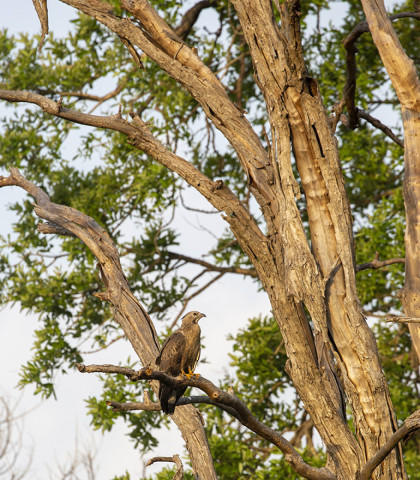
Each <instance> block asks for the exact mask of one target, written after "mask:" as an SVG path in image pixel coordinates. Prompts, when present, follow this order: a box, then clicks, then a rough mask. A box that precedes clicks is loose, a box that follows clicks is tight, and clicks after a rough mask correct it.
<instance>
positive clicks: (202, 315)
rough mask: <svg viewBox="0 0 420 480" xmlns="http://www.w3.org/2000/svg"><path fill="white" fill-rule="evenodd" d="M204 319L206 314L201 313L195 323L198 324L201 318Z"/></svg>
mask: <svg viewBox="0 0 420 480" xmlns="http://www.w3.org/2000/svg"><path fill="white" fill-rule="evenodd" d="M203 317H205V315H204V313H200V315H198V317H197V319H196V321H195V323H198V321H199V320H200V319H201V318H203Z"/></svg>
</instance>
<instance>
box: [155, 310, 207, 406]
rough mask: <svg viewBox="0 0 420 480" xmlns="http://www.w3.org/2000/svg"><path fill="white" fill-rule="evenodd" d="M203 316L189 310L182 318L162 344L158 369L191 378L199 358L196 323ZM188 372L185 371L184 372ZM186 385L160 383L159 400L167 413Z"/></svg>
mask: <svg viewBox="0 0 420 480" xmlns="http://www.w3.org/2000/svg"><path fill="white" fill-rule="evenodd" d="M203 317H205V315H204V313H200V312H189V313H187V314H186V315H185V316H184V317H183V318H182V324H181V327H180V328H179V329H178V330H177V331H176V332H174V333H173V334H172V335H171V336H170V337H169V338H167V340H166V341H165V343H164V344H163V345H162V348H161V350H160V353H159V356H158V357H157V359H156V365H158V367H159V368H160V370H161V371H162V372H164V373H167V374H168V375H171V376H172V377H177V376H179V375H185V376H186V377H187V378H191V377H192V376H193V375H196V376H199V375H197V374H194V369H195V366H196V365H197V362H198V359H199V358H200V349H201V348H200V334H201V330H200V327H199V325H198V321H199V320H200V318H203ZM186 371H187V372H188V373H185V372H186ZM185 390H186V387H180V388H172V387H169V386H168V385H165V384H164V383H161V384H160V388H159V400H160V405H161V407H162V410H163V411H164V412H165V413H167V414H172V413H174V411H175V405H176V402H177V401H178V399H179V398H181V397H182V395H183V394H184V392H185Z"/></svg>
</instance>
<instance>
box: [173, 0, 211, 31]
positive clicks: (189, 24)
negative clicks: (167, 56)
mask: <svg viewBox="0 0 420 480" xmlns="http://www.w3.org/2000/svg"><path fill="white" fill-rule="evenodd" d="M216 4H217V0H202V1H200V2H198V3H196V4H195V5H193V6H192V7H191V8H190V9H189V10H187V11H186V12H185V14H184V16H183V17H182V20H181V23H180V24H179V25H178V26H177V27H175V28H174V32H175V33H176V34H177V35H178V37H179V38H182V40H185V39H186V38H187V37H188V35H189V33H190V31H191V29H192V28H193V26H194V24H195V22H196V21H197V19H198V16H199V15H200V13H201V12H202V11H203V10H204V9H206V8H209V7H211V6H215V5H216Z"/></svg>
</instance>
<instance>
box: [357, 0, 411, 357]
mask: <svg viewBox="0 0 420 480" xmlns="http://www.w3.org/2000/svg"><path fill="white" fill-rule="evenodd" d="M362 4H363V9H364V11H365V14H366V18H367V21H368V25H369V29H370V32H371V34H372V37H373V41H374V42H375V45H376V47H377V49H378V52H379V55H380V56H381V59H382V62H383V64H384V66H385V68H386V70H387V72H388V75H389V78H390V79H391V82H392V86H393V87H394V89H395V92H396V94H397V96H398V99H399V101H400V103H401V114H402V119H403V127H404V202H405V212H406V221H407V227H406V232H405V284H404V288H403V290H402V292H401V303H402V304H403V307H404V311H405V314H406V315H407V316H408V317H420V135H419V131H420V80H419V77H418V74H417V70H416V67H415V65H414V62H413V61H412V60H411V59H410V58H409V57H408V56H407V55H406V53H405V52H404V49H403V48H402V46H401V43H400V41H399V40H398V37H397V35H396V33H395V30H394V28H393V27H392V24H391V21H390V19H389V18H388V16H387V14H386V10H385V5H384V2H383V1H382V0H376V1H372V0H371V1H367V0H363V1H362ZM408 327H409V329H410V333H411V337H412V339H413V344H414V347H415V349H416V352H417V356H418V358H419V360H420V326H419V325H415V324H409V325H408Z"/></svg>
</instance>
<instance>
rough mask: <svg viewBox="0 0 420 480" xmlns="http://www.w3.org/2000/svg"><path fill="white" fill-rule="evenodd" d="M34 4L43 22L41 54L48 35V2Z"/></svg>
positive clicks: (38, 1) (40, 44)
mask: <svg viewBox="0 0 420 480" xmlns="http://www.w3.org/2000/svg"><path fill="white" fill-rule="evenodd" d="M32 3H33V4H34V7H35V10H36V13H37V15H38V18H39V21H40V22H41V41H40V42H39V46H38V52H40V51H41V50H42V46H43V45H44V40H45V37H46V36H47V35H48V6H47V0H32Z"/></svg>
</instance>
